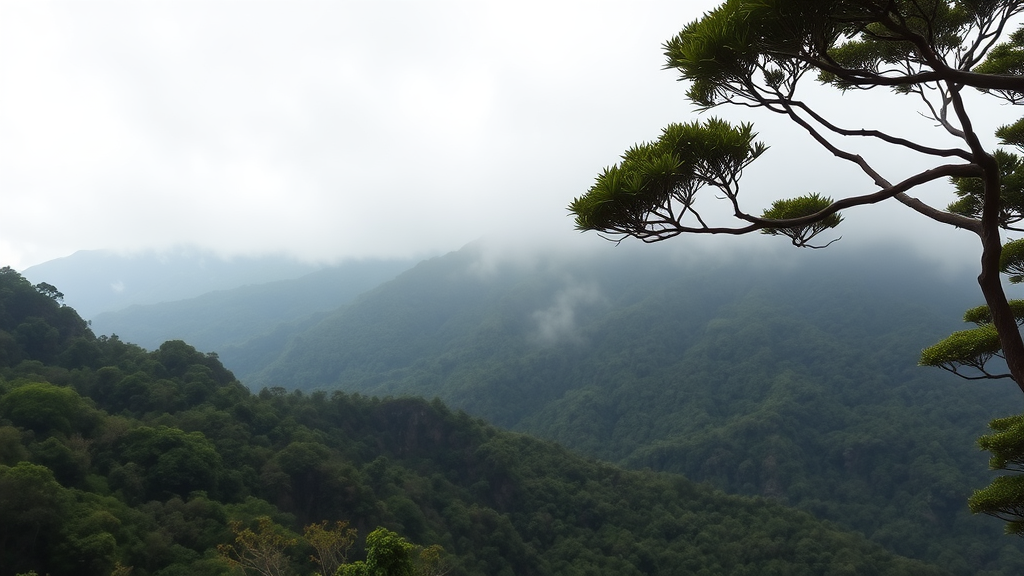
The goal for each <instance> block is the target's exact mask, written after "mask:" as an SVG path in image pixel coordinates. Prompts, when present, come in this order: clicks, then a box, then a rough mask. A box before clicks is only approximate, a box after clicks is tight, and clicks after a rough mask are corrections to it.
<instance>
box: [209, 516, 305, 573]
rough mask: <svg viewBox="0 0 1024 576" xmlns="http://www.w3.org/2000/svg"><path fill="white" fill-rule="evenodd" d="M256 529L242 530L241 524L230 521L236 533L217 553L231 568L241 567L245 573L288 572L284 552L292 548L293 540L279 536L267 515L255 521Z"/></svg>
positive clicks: (232, 529)
mask: <svg viewBox="0 0 1024 576" xmlns="http://www.w3.org/2000/svg"><path fill="white" fill-rule="evenodd" d="M256 525H257V526H256V530H253V529H252V528H248V527H244V528H243V524H242V523H241V522H238V521H235V522H231V524H230V526H231V532H233V533H234V534H235V543H234V544H220V545H218V546H217V552H218V553H219V554H220V556H221V558H224V559H225V560H227V562H228V564H230V565H231V566H232V567H233V568H240V569H241V570H242V572H243V573H245V574H250V573H252V574H261V575H262V576H281V575H283V574H285V573H287V571H288V557H287V556H286V555H285V553H284V551H285V549H287V548H288V547H290V546H294V545H295V543H296V539H294V538H288V537H287V536H284V535H282V534H281V528H280V526H277V525H275V524H274V522H273V521H272V520H271V519H270V517H269V516H260V517H259V518H256Z"/></svg>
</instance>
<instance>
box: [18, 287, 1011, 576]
mask: <svg viewBox="0 0 1024 576" xmlns="http://www.w3.org/2000/svg"><path fill="white" fill-rule="evenodd" d="M54 296H55V295H54V294H53V292H52V291H51V290H47V289H46V287H43V289H38V288H36V287H34V286H33V285H32V284H31V283H30V282H29V281H27V280H25V279H24V278H23V277H21V276H20V275H18V274H17V273H16V272H14V271H13V270H11V269H10V268H5V269H2V270H0V344H3V347H2V348H0V352H3V354H0V576H15V575H16V574H19V573H44V574H54V575H55V576H59V575H65V574H74V575H76V576H94V575H95V576H106V575H108V574H111V573H117V574H126V573H131V574H136V575H138V576H150V575H153V576H158V575H159V576H170V575H173V574H190V575H199V576H214V575H218V576H219V575H224V574H228V573H230V572H231V571H232V569H233V567H232V565H231V564H230V562H229V559H230V558H232V557H233V556H232V555H231V554H230V553H228V551H227V550H228V549H230V548H233V549H234V550H236V551H237V550H239V549H241V550H242V552H241V553H245V552H246V551H248V552H257V553H259V554H260V556H259V557H260V558H261V559H267V560H268V564H270V565H273V566H276V567H278V570H275V571H274V573H295V572H299V573H304V574H305V573H310V572H311V571H312V569H313V568H314V565H313V564H311V562H310V558H311V555H312V554H313V553H314V550H313V548H312V547H311V546H310V544H311V542H312V537H310V536H308V533H306V535H305V537H303V536H299V532H300V531H303V528H304V527H305V528H307V529H308V528H309V527H311V526H320V527H321V528H324V527H325V526H326V527H327V528H331V527H334V526H339V531H340V529H341V528H342V527H344V526H350V527H352V528H354V529H357V530H358V531H359V532H360V533H361V534H366V533H368V532H369V531H370V530H372V529H373V527H375V526H380V527H384V528H386V529H388V530H393V531H395V532H396V534H400V535H401V536H397V535H396V537H400V538H402V542H405V541H406V540H405V539H408V541H409V542H411V543H412V544H414V545H417V546H419V547H420V549H423V550H426V551H433V552H432V553H433V554H435V558H440V559H441V560H443V566H444V567H445V568H446V570H445V573H450V574H452V575H453V576H471V575H473V576H475V575H492V574H498V575H504V574H521V575H524V576H532V575H537V576H541V575H546V574H593V575H598V576H600V575H605V574H607V575H613V574H614V575H616V576H618V575H629V576H633V575H654V574H658V575H663V574H680V575H682V574H787V575H789V574H793V575H798V576H802V575H808V576H812V575H815V576H816V575H822V576H824V575H831V574H851V575H861V574H863V575H869V574H870V575H892V576H896V575H901V576H902V575H921V576H926V575H927V576H931V575H935V576H939V575H944V574H948V573H949V572H948V571H947V570H946V569H945V568H944V567H943V566H941V565H940V564H941V561H942V560H943V559H941V558H940V559H938V560H935V559H932V561H931V562H928V563H926V562H923V561H915V560H909V559H907V558H902V557H899V556H897V555H895V554H893V553H891V552H888V551H886V550H884V549H883V548H882V547H881V546H879V545H877V544H873V543H871V542H869V541H867V540H866V539H865V538H864V537H863V536H862V535H859V534H855V533H851V532H848V531H843V530H841V529H840V528H838V527H836V526H834V525H831V524H828V523H824V522H821V521H819V520H816V519H814V518H813V517H812V516H811V515H809V514H806V513H802V512H799V511H795V510H792V509H789V508H786V507H785V506H783V505H782V504H780V503H779V502H776V501H772V500H768V499H764V498H747V497H738V496H729V495H725V494H723V493H721V492H719V491H716V490H714V489H712V488H711V487H709V486H707V485H700V484H696V483H694V482H692V481H690V480H687V479H686V478H684V477H683V476H680V475H672V474H665V473H654V472H651V471H627V470H623V469H621V468H617V467H615V466H612V465H609V464H606V463H600V462H596V461H593V460H588V459H585V458H582V457H580V456H578V455H575V454H573V453H571V452H569V451H567V450H565V449H564V448H561V447H559V446H557V445H555V444H552V443H550V442H544V441H540V440H537V439H534V438H531V437H528V436H525V435H522V434H515V433H510V432H507V431H502V430H499V429H496V428H494V427H492V426H490V425H488V424H486V423H484V422H482V421H480V420H476V419H473V418H471V417H470V416H468V415H467V414H465V413H464V412H453V411H451V410H450V409H448V408H447V407H445V406H444V405H443V404H441V403H440V402H438V401H433V402H427V401H425V400H422V399H408V398H407V399H386V400H380V399H378V398H368V397H365V396H360V395H347V394H343V393H334V394H330V395H328V394H326V393H324V392H316V393H312V394H308V395H307V394H304V393H302V392H298V391H296V392H292V393H288V392H286V391H285V390H283V389H280V388H277V389H272V390H271V389H267V390H263V391H261V392H260V393H259V394H253V393H252V392H250V391H249V390H248V389H246V388H245V387H244V386H242V385H241V384H240V383H239V382H238V381H236V380H235V379H234V377H233V375H232V374H231V372H230V371H228V370H226V369H225V368H224V367H223V365H221V364H220V362H219V361H218V359H217V357H216V356H215V355H212V354H203V353H201V352H198V351H197V350H196V349H195V348H194V347H192V346H189V345H188V344H186V343H184V342H181V341H171V342H166V343H164V344H162V345H161V346H160V347H159V348H158V349H157V350H153V351H147V350H145V349H143V348H141V347H139V346H135V345H132V344H129V343H126V342H123V341H121V340H120V339H118V338H116V337H100V338H97V337H95V336H94V335H93V334H92V333H91V331H90V330H89V329H88V327H87V325H86V323H85V322H84V321H83V320H82V319H81V318H80V317H79V316H78V315H77V314H76V313H75V311H74V310H73V309H72V308H70V307H68V306H62V305H61V304H60V303H59V299H57V298H55V297H54ZM335 522H345V523H347V524H342V525H338V524H335ZM250 530H256V531H257V532H252V531H250ZM437 547H440V550H441V552H440V555H438V554H439V553H438V550H439V549H438V548H437ZM347 552H349V550H348V549H347V548H346V549H345V550H343V551H342V556H343V557H344V556H345V554H346V553H347ZM363 554H364V550H363V549H362V547H359V546H357V547H355V548H354V549H353V550H351V560H354V559H357V558H359V557H360V556H362V555H363ZM1006 556H1007V555H1006V554H1003V556H1002V557H1000V558H999V560H1000V561H1001V562H1002V564H1003V568H1005V569H1007V570H1009V569H1013V568H1017V569H1018V570H1019V565H1016V566H1015V565H1013V564H1011V563H1008V560H1007V557H1006ZM234 557H235V558H237V557H238V556H234ZM982 560H984V559H982ZM987 564H991V562H988V561H984V562H982V563H981V564H978V565H977V566H976V568H979V571H978V572H977V573H979V574H981V573H988V574H991V573H1000V572H991V571H987V570H989V568H990V566H988V565H987ZM434 565H435V566H436V564H434ZM431 573H437V572H431ZM1003 573H1009V572H1003Z"/></svg>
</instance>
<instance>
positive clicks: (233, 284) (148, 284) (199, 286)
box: [22, 247, 413, 344]
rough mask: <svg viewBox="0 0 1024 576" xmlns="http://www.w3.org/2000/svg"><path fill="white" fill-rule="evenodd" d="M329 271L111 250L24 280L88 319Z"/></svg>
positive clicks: (282, 261) (179, 252)
mask: <svg viewBox="0 0 1024 576" xmlns="http://www.w3.org/2000/svg"><path fill="white" fill-rule="evenodd" d="M358 264H359V263H358V261H352V262H346V263H343V265H349V266H350V267H352V268H354V269H358V268H359V266H358ZM412 264H413V262H407V263H400V262H398V261H395V262H392V263H383V262H378V263H374V264H372V265H370V266H368V267H367V268H368V269H374V268H377V269H380V268H386V267H387V266H388V265H390V266H391V267H392V268H393V269H395V270H400V269H403V267H408V266H410V265H412ZM333 267H335V266H328V265H324V264H314V263H309V262H302V261H299V260H297V259H295V258H290V257H285V256H258V257H234V258H222V257H220V256H218V255H216V254H214V253H213V252H210V251H208V250H202V249H199V248H194V247H182V248H178V249H175V250H167V251H148V252H142V253H138V254H128V255H124V254H118V253H116V252H112V251H109V250H82V251H79V252H75V253H74V254H72V255H71V256H67V257H65V258H58V259H55V260H50V261H48V262H44V263H42V264H39V265H36V266H32V267H30V268H27V269H26V270H24V271H23V272H22V275H23V276H25V278H27V279H28V280H29V281H31V282H33V283H39V282H48V283H50V284H53V285H54V286H56V287H57V288H58V289H59V290H60V291H61V292H63V293H64V294H65V295H66V303H67V304H68V305H69V306H71V307H73V308H74V309H75V310H77V311H78V313H79V314H80V315H81V316H82V317H83V318H85V319H87V320H91V319H94V318H95V317H96V316H97V315H99V314H101V313H103V312H113V311H117V310H122V309H124V308H127V307H128V306H132V305H147V304H157V303H161V302H175V301H179V300H185V299H189V298H194V297H197V296H201V295H203V294H206V293H209V292H213V291H216V290H230V289H234V288H239V287H243V286H249V285H257V284H266V283H269V282H274V281H279V280H288V279H294V278H299V277H301V276H304V275H306V274H311V273H313V272H316V271H318V270H321V269H324V268H333ZM377 274H379V272H378V273H377ZM386 276H387V274H385V275H384V276H379V275H377V276H374V277H373V278H374V279H373V280H371V281H370V285H373V284H374V283H375V282H381V281H383V280H384V279H386ZM158 344H159V343H158Z"/></svg>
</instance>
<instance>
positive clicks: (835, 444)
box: [246, 246, 1020, 574]
mask: <svg viewBox="0 0 1024 576" xmlns="http://www.w3.org/2000/svg"><path fill="white" fill-rule="evenodd" d="M619 248H622V247H619ZM619 248H616V249H615V251H609V252H608V254H610V255H602V256H598V255H593V254H592V255H588V256H582V255H572V256H570V257H567V256H566V255H560V254H558V253H556V252H550V253H548V254H545V255H539V256H536V257H534V258H532V259H530V258H515V259H509V260H505V261H502V260H500V259H497V260H496V259H495V258H494V257H493V256H490V255H488V254H487V253H486V251H485V250H484V249H483V248H481V247H479V246H470V247H467V248H466V249H463V250H461V251H459V252H455V253H452V254H448V255H446V256H443V257H439V258H435V259H432V260H428V261H425V262H423V263H421V264H419V265H418V266H416V267H415V268H413V269H411V270H409V271H408V272H406V273H404V274H402V275H400V276H399V277H397V278H396V279H395V280H393V281H391V282H388V283H386V284H384V285H382V286H380V287H378V288H376V289H375V290H372V291H370V292H369V293H367V294H365V295H363V296H362V297H360V298H358V299H357V300H356V301H355V302H353V303H352V304H351V305H350V306H348V307H346V308H344V309H341V310H338V311H336V312H334V313H333V314H331V315H329V316H327V317H325V318H323V319H322V320H320V321H319V322H316V323H315V324H311V325H310V326H309V327H308V329H305V331H303V332H296V333H293V335H291V336H290V337H289V338H290V340H288V341H287V342H286V343H285V344H286V346H287V348H286V350H285V353H284V354H282V355H280V357H278V358H276V359H273V360H269V361H268V359H267V358H266V357H264V358H263V361H264V362H265V363H266V367H265V368H263V369H262V370H260V371H259V372H258V373H256V374H255V375H254V376H252V377H250V378H248V379H247V380H246V383H247V384H248V385H249V386H251V387H254V388H259V387H283V388H291V389H301V390H315V389H326V390H342V391H346V392H350V393H351V392H358V393H360V394H375V395H416V396H424V397H428V398H430V397H438V398H439V399H441V400H442V401H444V402H446V403H449V404H451V405H453V406H455V407H458V408H462V409H465V410H466V411H467V412H469V413H470V414H473V415H474V416H479V417H482V418H485V419H486V420H488V421H490V422H493V423H496V424H498V425H500V426H503V427H508V428H511V429H514V430H518V431H521V432H526V433H530V434H534V435H537V436H540V437H542V438H546V439H550V440H555V441H557V442H559V443H561V444H563V445H565V446H567V447H569V448H571V449H574V450H577V451H580V452H582V453H584V454H587V455H589V456H592V457H595V458H601V459H605V460H609V461H612V462H617V463H620V464H622V465H625V466H628V467H634V468H651V469H654V470H664V471H673V472H679V473H683V474H685V475H686V476H688V477H689V478H691V479H694V480H697V481H706V482H710V483H712V484H713V485H715V486H718V487H720V488H722V489H724V490H727V491H729V492H733V493H738V494H747V495H758V496H762V497H768V498H772V499H774V500H776V501H780V502H784V503H787V504H790V505H793V506H796V507H798V508H802V509H805V510H808V511H812V512H814V513H815V514H816V515H818V516H819V517H820V518H824V519H828V520H832V521H835V522H837V523H840V524H842V525H844V526H847V527H849V528H851V529H854V530H857V531H860V532H863V533H864V534H866V535H867V536H868V537H869V538H871V539H873V540H875V541H876V542H879V543H882V544H884V545H885V546H887V547H888V548H889V549H890V550H894V551H897V552H899V553H901V554H905V555H908V556H912V557H916V558H933V559H934V558H942V563H943V565H944V566H947V567H948V568H949V569H951V570H953V571H954V572H957V573H961V574H973V573H976V570H977V569H978V566H981V565H986V564H990V563H993V562H994V563H996V564H999V562H1000V561H997V560H995V559H996V558H997V557H999V555H1000V554H1003V553H1005V549H1004V548H1005V546H1006V542H1005V541H1004V540H1003V539H1002V538H1003V537H1002V536H1001V535H1000V534H999V532H1000V528H1001V526H1000V524H999V522H997V521H993V520H991V519H988V518H984V517H981V518H979V517H972V516H971V515H970V514H969V513H968V512H967V511H966V505H965V500H966V498H967V496H968V495H969V494H970V493H971V491H972V490H973V489H975V488H980V487H982V486H984V485H985V484H987V482H988V481H989V478H988V476H987V474H986V471H985V470H986V458H985V455H984V454H982V453H980V452H978V451H977V449H976V446H975V439H976V438H977V437H978V436H979V435H981V434H983V433H985V432H986V429H985V424H986V423H987V422H988V421H989V420H990V419H991V418H993V417H996V416H1004V415H1007V414H1012V413H1015V412H1017V411H1019V409H1020V398H1019V394H1020V393H1019V391H1018V390H1017V389H1016V387H1015V386H1014V385H1012V384H1007V383H1005V382H982V383H966V382H963V381H960V380H958V379H957V378H955V377H953V376H951V375H949V374H946V373H944V372H941V371H937V370H934V369H925V368H919V367H917V366H916V365H915V364H916V360H917V356H918V354H919V353H920V350H921V349H922V348H923V347H925V346H927V345H929V344H931V343H933V342H935V341H937V340H938V339H940V338H941V337H943V336H945V335H947V334H948V333H950V332H951V331H953V330H956V329H960V328H961V326H962V324H961V323H960V322H959V317H960V315H961V314H962V312H963V310H964V309H966V308H968V307H970V306H974V305H976V304H977V303H978V296H977V288H976V287H975V286H973V285H972V283H971V280H970V278H969V276H968V275H964V277H948V276H945V275H943V273H941V272H940V271H938V270H936V269H935V267H934V265H932V264H931V263H929V262H927V261H924V260H922V259H921V258H919V257H916V256H914V255H913V254H910V253H902V252H901V251H900V250H898V249H893V248H892V247H887V248H885V249H883V250H875V251H865V250H852V249H844V250H831V249H830V251H820V252H814V253H810V254H808V253H806V252H801V253H790V254H789V255H788V257H786V258H784V259H780V258H778V257H775V256H774V255H764V254H752V255H748V256H742V255H731V256H724V255H723V256H719V257H715V255H714V254H710V255H705V256H693V257H681V256H679V254H678V253H677V252H673V251H669V250H651V249H650V248H648V249H647V250H646V251H644V250H633V249H624V250H620V249H619ZM282 340H284V339H282ZM280 343H281V341H279V342H278V344H280ZM1013 557H1014V558H1018V559H1019V558H1020V551H1019V550H1017V551H1016V552H1013ZM1002 561H1004V562H1008V563H1011V564H1012V563H1014V562H1016V561H1017V560H1013V561H1011V560H1008V559H1004V560H1002ZM1006 565H1008V564H1006Z"/></svg>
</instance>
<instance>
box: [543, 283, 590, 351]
mask: <svg viewBox="0 0 1024 576" xmlns="http://www.w3.org/2000/svg"><path fill="white" fill-rule="evenodd" d="M603 299H604V298H603V297H602V295H601V291H600V289H599V288H598V286H597V285H596V284H593V283H579V284H573V285H570V286H567V287H565V288H563V289H561V290H560V291H558V292H557V293H556V294H555V297H554V302H553V303H552V304H551V306H548V307H547V308H545V309H543V310H537V311H536V312H534V313H533V314H532V315H531V316H532V318H533V321H534V322H535V323H536V326H537V332H536V334H537V339H538V340H539V341H540V342H542V343H545V344H554V343H557V342H564V341H579V340H580V336H579V334H578V332H577V325H576V315H577V311H578V310H579V309H580V308H581V307H583V306H587V305H591V304H597V303H600V302H601V301H603Z"/></svg>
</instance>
